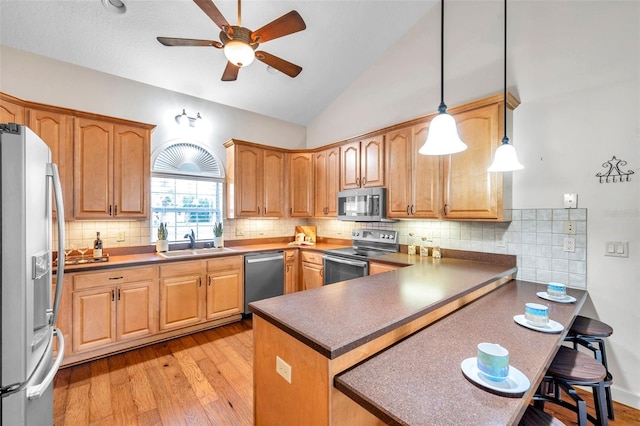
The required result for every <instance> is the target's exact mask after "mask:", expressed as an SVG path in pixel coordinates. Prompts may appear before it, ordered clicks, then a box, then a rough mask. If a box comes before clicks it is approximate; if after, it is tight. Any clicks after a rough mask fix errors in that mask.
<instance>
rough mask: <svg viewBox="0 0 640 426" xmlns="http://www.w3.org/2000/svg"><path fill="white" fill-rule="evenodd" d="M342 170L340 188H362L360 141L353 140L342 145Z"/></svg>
mask: <svg viewBox="0 0 640 426" xmlns="http://www.w3.org/2000/svg"><path fill="white" fill-rule="evenodd" d="M340 157H341V161H342V167H341V168H342V172H341V173H340V180H341V182H340V189H341V190H343V191H344V190H345V189H356V188H360V142H352V143H349V144H345V145H342V146H341V147H340Z"/></svg>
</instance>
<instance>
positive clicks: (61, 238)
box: [47, 163, 66, 325]
mask: <svg viewBox="0 0 640 426" xmlns="http://www.w3.org/2000/svg"><path fill="white" fill-rule="evenodd" d="M47 176H51V177H52V180H53V195H54V198H55V200H56V220H57V224H58V270H57V274H56V277H57V279H56V297H55V300H54V302H53V315H51V317H50V320H49V324H50V325H55V324H56V321H57V320H58V309H59V308H60V300H61V299H62V287H63V285H64V242H65V241H66V239H65V235H64V203H63V201H62V185H60V174H59V173H58V166H57V165H56V164H54V163H49V164H47Z"/></svg>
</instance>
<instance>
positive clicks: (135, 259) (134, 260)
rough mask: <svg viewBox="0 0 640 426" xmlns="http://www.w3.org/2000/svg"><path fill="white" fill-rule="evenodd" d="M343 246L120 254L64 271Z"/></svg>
mask: <svg viewBox="0 0 640 426" xmlns="http://www.w3.org/2000/svg"><path fill="white" fill-rule="evenodd" d="M343 247H347V246H345V245H344V244H342V245H340V244H327V243H318V244H315V245H313V246H307V245H304V246H298V245H289V244H288V243H268V244H251V245H246V246H242V245H238V246H233V247H227V248H229V249H231V251H225V252H220V253H211V254H210V255H202V256H184V257H174V258H165V257H162V256H160V255H159V254H157V253H155V252H154V253H139V254H126V255H120V256H109V261H108V262H95V263H83V264H74V265H65V267H64V271H65V272H69V273H71V272H88V271H97V270H104V269H110V268H122V267H128V266H141V265H151V264H161V263H170V262H185V261H189V260H202V259H213V258H218V257H226V256H238V255H245V254H250V253H254V252H260V251H270V250H287V249H298V248H301V249H303V250H311V251H324V250H329V249H334V248H343ZM54 269H55V268H54Z"/></svg>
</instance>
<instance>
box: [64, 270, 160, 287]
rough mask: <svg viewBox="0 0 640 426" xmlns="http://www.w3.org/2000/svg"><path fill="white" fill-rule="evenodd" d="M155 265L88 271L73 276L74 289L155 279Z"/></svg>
mask: <svg viewBox="0 0 640 426" xmlns="http://www.w3.org/2000/svg"><path fill="white" fill-rule="evenodd" d="M153 269H154V267H153V266H148V267H144V268H122V269H112V270H109V271H106V272H88V273H80V274H75V275H74V276H73V289H74V290H83V289H87V288H93V287H102V286H105V285H116V284H122V283H130V282H135V281H144V280H152V279H153Z"/></svg>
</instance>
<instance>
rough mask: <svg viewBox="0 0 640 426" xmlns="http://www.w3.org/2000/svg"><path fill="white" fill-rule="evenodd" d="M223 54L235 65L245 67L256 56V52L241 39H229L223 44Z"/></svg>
mask: <svg viewBox="0 0 640 426" xmlns="http://www.w3.org/2000/svg"><path fill="white" fill-rule="evenodd" d="M224 56H226V57H227V60H228V61H229V62H231V63H232V64H233V65H235V66H237V67H240V68H242V67H246V66H247V65H250V64H251V63H252V62H253V60H254V59H255V58H256V54H255V52H254V50H253V48H252V47H251V46H249V45H248V44H247V43H245V42H244V41H242V40H229V41H228V42H227V43H225V45H224Z"/></svg>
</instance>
